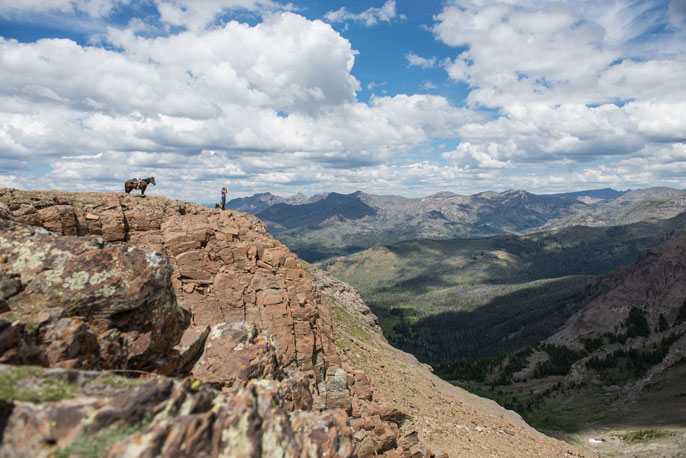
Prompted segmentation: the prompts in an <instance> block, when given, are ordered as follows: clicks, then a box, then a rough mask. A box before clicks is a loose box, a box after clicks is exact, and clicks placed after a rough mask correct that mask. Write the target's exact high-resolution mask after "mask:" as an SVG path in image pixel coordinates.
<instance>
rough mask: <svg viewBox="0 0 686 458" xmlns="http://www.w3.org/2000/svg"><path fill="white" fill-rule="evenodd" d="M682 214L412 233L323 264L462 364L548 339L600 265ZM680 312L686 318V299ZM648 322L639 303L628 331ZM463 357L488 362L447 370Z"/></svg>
mask: <svg viewBox="0 0 686 458" xmlns="http://www.w3.org/2000/svg"><path fill="white" fill-rule="evenodd" d="M684 219H686V216H684V217H677V218H673V219H671V220H664V221H660V222H657V223H636V224H632V225H626V226H617V227H568V228H565V229H563V230H559V231H549V232H541V233H536V234H530V235H525V236H514V235H508V236H497V237H490V238H483V239H461V240H413V241H408V242H402V243H397V244H395V245H390V246H380V245H377V246H375V247H372V248H370V249H369V250H366V251H364V252H361V253H356V254H354V255H350V256H346V257H341V258H334V259H330V260H328V261H326V262H324V263H323V264H322V267H323V268H325V269H326V270H328V271H329V272H331V273H332V274H333V275H335V276H336V277H338V278H340V279H342V280H343V281H346V282H348V283H351V284H352V285H353V286H355V287H356V288H357V289H358V290H359V292H360V294H361V295H362V297H363V299H364V300H365V302H366V303H367V305H369V307H370V308H371V309H372V311H373V312H374V313H375V314H376V315H377V316H378V317H379V320H380V324H381V327H382V328H383V329H384V333H385V335H386V337H387V338H388V340H389V341H390V342H391V343H392V344H393V345H395V346H396V347H399V348H401V349H403V350H405V351H408V352H410V353H412V354H414V355H415V356H417V357H418V358H419V359H420V360H422V361H426V362H429V363H431V364H434V365H438V364H448V363H454V364H457V362H458V361H460V360H465V359H470V360H476V359H478V358H482V357H492V356H497V355H500V354H505V353H510V352H513V351H518V350H520V349H522V348H525V347H527V346H529V345H532V344H535V343H536V342H538V341H540V340H544V339H545V338H547V337H548V336H550V335H551V334H553V333H554V332H555V331H556V330H557V329H559V327H560V326H561V325H562V324H563V323H564V322H565V321H566V320H567V319H568V318H569V317H570V316H571V315H572V314H573V313H575V312H576V311H577V310H578V309H579V307H580V306H581V304H582V303H583V302H584V301H585V300H587V298H588V297H589V296H590V295H592V294H594V291H595V290H594V286H593V285H594V283H593V277H594V276H595V275H600V274H605V273H607V272H609V271H610V270H612V269H613V268H615V267H618V266H620V265H625V264H628V263H630V262H632V261H634V260H635V259H636V258H637V257H638V255H639V253H640V252H641V251H643V250H644V249H646V248H648V247H650V246H653V245H655V244H657V243H660V242H662V241H664V240H665V238H669V237H674V236H676V235H678V234H679V233H680V232H681V231H682V230H683V229H681V227H680V226H679V225H680V224H682V223H683V220H684ZM641 318H643V320H642V319H641ZM679 319H681V320H686V306H685V307H684V311H683V316H682V317H681V318H677V321H678V320H679ZM646 325H647V321H645V317H644V316H642V315H641V314H639V313H637V312H632V314H631V316H630V318H629V320H628V321H627V326H628V330H629V332H628V333H627V334H631V336H639V335H645V333H646V330H647V331H648V332H650V329H647V328H646ZM626 336H627V335H623V336H617V337H618V338H619V339H622V338H624V339H625V338H626ZM589 345H592V343H589ZM587 351H588V350H587ZM458 366H459V367H462V369H463V370H465V371H466V372H468V373H471V372H473V374H472V375H471V376H473V377H478V376H477V373H478V372H480V371H482V370H483V363H478V364H477V365H476V366H474V365H471V366H470V365H469V364H462V365H460V364H457V365H455V366H454V367H452V368H448V366H445V367H444V369H445V373H446V374H455V368H456V367H458ZM477 366H480V368H479V367H477ZM558 369H559V368H558ZM541 370H543V371H544V372H545V371H549V370H551V368H550V367H547V368H546V367H542V368H541Z"/></svg>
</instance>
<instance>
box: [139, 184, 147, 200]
mask: <svg viewBox="0 0 686 458" xmlns="http://www.w3.org/2000/svg"><path fill="white" fill-rule="evenodd" d="M147 187H148V185H145V184H144V185H143V186H141V196H143V197H145V188H147Z"/></svg>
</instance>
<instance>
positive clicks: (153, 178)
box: [150, 177, 157, 186]
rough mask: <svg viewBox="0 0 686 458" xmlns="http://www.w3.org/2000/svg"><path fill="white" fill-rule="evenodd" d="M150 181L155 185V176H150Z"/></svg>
mask: <svg viewBox="0 0 686 458" xmlns="http://www.w3.org/2000/svg"><path fill="white" fill-rule="evenodd" d="M150 183H152V184H154V185H155V186H157V183H155V177H150Z"/></svg>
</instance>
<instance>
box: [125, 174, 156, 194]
mask: <svg viewBox="0 0 686 458" xmlns="http://www.w3.org/2000/svg"><path fill="white" fill-rule="evenodd" d="M150 183H152V184H154V185H155V186H157V183H155V177H149V178H132V179H130V180H128V181H127V182H126V183H124V191H126V193H127V194H129V193H130V192H131V191H133V190H134V189H140V190H141V196H145V188H147V187H148V185H149V184H150Z"/></svg>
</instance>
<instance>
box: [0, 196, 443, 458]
mask: <svg viewBox="0 0 686 458" xmlns="http://www.w3.org/2000/svg"><path fill="white" fill-rule="evenodd" d="M2 202H7V204H6V209H7V210H6V215H7V216H9V217H13V218H16V219H18V220H20V221H23V222H25V223H28V224H31V225H33V226H38V227H42V228H45V229H49V230H50V231H53V232H54V233H56V234H63V235H65V236H64V237H56V236H54V235H51V234H48V233H47V232H45V231H44V230H43V229H37V228H35V227H33V228H27V227H20V226H18V225H17V224H16V223H12V222H8V223H7V225H8V226H13V225H14V226H13V227H15V229H16V227H20V229H16V230H18V231H20V232H21V231H24V232H22V234H23V235H22V236H21V237H24V238H25V239H27V240H29V241H30V243H34V241H35V240H38V239H41V240H42V239H44V238H45V239H46V240H47V239H51V240H52V242H55V240H59V242H57V245H56V246H57V247H59V250H61V251H62V252H67V248H65V247H68V248H69V250H70V251H68V252H69V253H70V254H69V255H64V256H60V255H59V253H57V252H56V251H55V252H54V253H53V252H52V251H50V250H52V249H53V248H45V249H43V251H44V252H45V253H46V254H45V255H44V256H42V258H41V259H40V261H41V263H43V264H41V263H38V262H37V261H35V260H36V256H38V257H41V255H40V253H39V251H40V250H37V249H34V246H33V245H31V247H30V248H29V249H27V250H25V251H26V252H27V253H30V255H28V254H27V255H26V256H24V258H22V259H24V260H23V261H22V262H23V264H21V266H19V265H18V266H17V268H16V269H14V267H13V269H14V270H12V269H3V268H2V267H1V266H7V265H9V264H7V262H4V263H0V273H2V276H0V313H2V310H5V309H7V308H9V309H10V310H9V311H6V312H4V314H3V315H0V354H3V355H4V356H3V358H4V361H7V362H12V363H16V364H26V363H38V364H43V365H51V366H55V365H58V366H63V367H85V368H91V367H112V368H115V367H120V368H141V369H145V370H153V371H155V372H157V373H161V374H167V375H183V374H189V373H190V374H193V375H194V376H195V377H196V378H197V379H202V380H203V381H206V382H210V383H212V385H213V386H215V387H221V388H222V389H223V390H225V391H226V393H225V394H224V395H223V396H225V398H223V399H224V400H223V401H219V400H218V399H219V398H217V397H216V396H215V397H213V398H212V399H213V400H212V401H211V402H210V401H208V400H207V397H206V396H205V397H203V396H204V395H201V394H200V393H198V394H197V396H190V397H189V395H187V394H184V395H179V394H172V395H171V398H170V400H169V401H168V402H167V404H166V407H164V408H163V410H164V411H165V412H168V413H169V412H173V414H168V415H167V416H164V415H161V414H158V413H156V412H157V410H156V411H155V414H154V418H155V420H154V421H153V423H152V424H151V425H150V427H149V428H148V429H147V430H146V431H144V432H143V433H140V434H139V435H137V436H136V437H135V438H133V439H129V440H127V441H124V442H122V443H120V444H119V445H117V446H113V448H112V449H110V452H109V454H110V456H159V455H160V454H161V455H163V456H175V455H174V453H180V452H178V450H188V449H189V447H196V448H197V450H198V453H200V454H201V455H202V454H207V456H218V455H220V454H222V453H229V452H230V453H233V454H234V455H235V454H236V453H238V455H237V456H260V455H259V454H260V453H262V451H264V450H268V447H276V448H274V449H273V450H274V453H277V452H278V454H280V455H282V456H312V457H314V456H322V455H326V454H329V455H330V456H353V455H357V456H360V457H366V456H374V455H375V454H379V453H383V452H387V451H388V452H389V453H396V454H399V455H398V456H431V452H430V451H429V450H428V449H426V448H423V447H421V446H419V445H417V444H414V443H412V441H411V440H404V439H403V438H404V437H406V436H407V437H411V436H412V432H411V431H409V432H408V431H405V432H403V431H401V428H400V422H401V420H402V415H399V414H398V415H395V413H398V412H397V410H396V409H395V408H394V407H393V406H392V405H390V404H389V403H388V402H386V401H385V400H383V399H382V398H381V397H379V396H378V395H375V394H374V390H373V387H372V386H371V384H370V381H369V379H368V378H367V377H366V376H365V374H364V373H362V372H359V371H354V370H353V369H352V368H349V367H342V363H341V360H340V358H339V356H338V354H337V351H336V347H335V345H334V341H333V328H332V326H333V324H332V321H331V316H330V315H329V314H328V312H325V311H324V310H323V309H322V308H320V290H318V289H317V288H315V287H314V285H313V281H312V278H313V277H312V274H311V273H310V272H308V271H307V270H306V269H305V268H304V267H303V266H302V265H301V263H300V261H298V259H297V257H296V256H295V255H293V254H292V253H290V251H288V249H287V248H285V247H284V246H283V245H282V244H281V243H279V242H278V241H276V240H274V239H273V238H272V237H271V236H269V234H268V233H267V231H266V228H265V226H264V225H263V224H262V223H261V222H260V221H259V220H257V219H256V218H255V217H253V216H251V215H246V214H240V213H237V212H233V211H223V212H222V211H215V210H211V209H207V208H204V207H201V206H197V205H194V204H189V203H183V202H176V201H172V200H169V199H165V198H158V197H150V196H148V197H146V198H141V197H139V196H131V195H126V194H114V193H112V194H66V193H53V192H38V193H22V192H18V191H12V190H0V203H2ZM3 208H5V207H0V211H2V210H3ZM15 229H12V230H13V231H14V230H15ZM72 234H73V235H80V236H83V235H90V237H84V238H76V237H73V236H72ZM93 236H99V237H100V238H97V237H96V238H94V237H93ZM8 240H9V238H8ZM27 243H29V242H27ZM10 245H11V247H12V248H11V249H12V250H15V251H13V252H12V256H13V257H12V259H13V263H12V265H13V266H14V264H15V263H17V262H18V261H14V257H16V256H15V255H16V254H17V253H19V252H18V251H16V250H17V249H16V246H15V245H14V244H13V243H9V242H8V244H7V246H8V247H10ZM17 246H18V245H17ZM36 246H38V245H36ZM63 246H64V247H63ZM7 249H8V250H9V249H10V248H7ZM46 250H47V251H46ZM153 250H154V251H153ZM159 253H161V254H159ZM72 260H73V261H72ZM0 261H1V259H0ZM77 261H78V262H77ZM83 263H85V265H87V266H88V269H84V268H81V270H79V271H78V272H77V270H78V269H77V267H76V266H78V265H82V264H83ZM34 264H35V265H34ZM72 264H73V266H74V267H73V268H72V267H70V266H72ZM32 266H33V267H32ZM20 267H21V268H20ZM67 267H68V268H67ZM125 267H129V268H130V269H131V270H130V272H129V273H127V271H126V269H125ZM60 268H63V269H66V270H63V271H60V270H59V269H60ZM31 269H33V270H31ZM70 269H71V270H70ZM308 269H309V268H308ZM56 272H59V274H57V273H56ZM79 272H81V273H79ZM112 272H117V275H119V277H117V278H119V280H118V281H116V282H114V280H112V279H113V278H115V277H116V276H114V275H112ZM129 274H130V275H129ZM107 275H110V276H109V277H107V279H108V280H111V281H113V282H114V283H112V288H113V289H110V288H104V287H105V286H106V285H105V284H104V285H101V283H102V282H101V281H100V280H101V278H103V277H106V276H107ZM45 278H48V279H49V280H50V281H53V283H52V284H51V285H53V284H54V285H55V286H56V288H52V287H47V286H45V281H47V280H45ZM39 280H40V281H39ZM169 282H171V288H170V287H169ZM75 286H76V287H78V294H71V292H72V290H73V288H74V287H75ZM331 287H332V288H338V289H340V285H338V284H332V285H331ZM27 291H28V292H27ZM60 291H61V292H62V296H60V295H59V292H60ZM67 292H69V293H70V294H69V295H68V297H69V298H70V299H69V300H70V301H71V302H69V303H68V305H69V306H66V305H65V306H62V305H61V304H62V303H61V302H59V301H60V299H61V297H63V296H65V295H66V294H67ZM352 293H353V292H351V294H352ZM105 296H107V297H105ZM174 296H175V297H176V299H177V300H178V304H179V306H180V307H181V308H183V309H184V310H185V311H186V313H187V315H189V316H190V320H189V321H184V319H183V318H184V314H183V313H181V311H180V310H179V309H178V308H177V307H176V303H174V300H173V298H174ZM129 297H130V298H131V300H130V301H129V300H128V298H129ZM110 298H111V299H110ZM37 299H39V300H41V301H43V302H44V303H45V304H49V306H48V307H46V308H45V311H44V312H41V313H39V314H36V313H34V308H33V307H32V306H30V305H29V302H31V301H33V300H37ZM105 299H110V300H109V301H107V300H105ZM167 299H169V301H167ZM151 304H152V309H151V310H148V312H147V315H146V316H140V315H138V311H140V310H145V309H146V307H150V306H151ZM164 304H167V305H169V307H168V308H166V309H165V308H164V306H163V305H164ZM362 305H364V304H362ZM152 310H159V313H157V312H153V311H152ZM366 312H368V309H366V310H364V309H363V308H360V310H359V313H361V314H362V315H367V317H366V318H369V319H371V320H373V315H371V316H369V315H370V314H369V313H366ZM11 314H12V316H10V315H11ZM14 315H16V316H19V315H21V317H22V318H21V319H17V318H15V317H14ZM2 316H5V317H6V318H12V319H14V322H11V321H10V320H6V321H2ZM30 319H33V320H34V321H30ZM149 324H150V325H152V328H151V327H149V326H148V325H149ZM182 334H183V335H182ZM20 355H21V356H20ZM46 355H48V356H46ZM255 379H266V380H271V382H263V383H268V385H269V387H268V388H267V386H266V385H260V384H256V382H255V381H254V380H255ZM276 382H278V383H276ZM188 383H191V384H192V383H200V382H188ZM191 391H192V390H191ZM176 392H178V390H177V391H176ZM213 396H214V395H213ZM189 399H193V400H189ZM84 402H85V401H84ZM208 402H210V405H209V406H208V405H207V403H208ZM269 406H271V407H269ZM275 406H276V407H278V408H276V409H275V408H274V407H275ZM229 407H230V408H229ZM268 407H269V408H268ZM260 409H261V410H260ZM279 409H281V410H279ZM158 410H159V409H158ZM299 411H303V412H299ZM389 412H392V413H393V414H389ZM27 415H29V414H27ZM30 415H38V416H39V417H40V415H42V414H39V413H38V411H35V410H31V413H30ZM86 416H87V415H86ZM351 416H352V417H351ZM40 418H45V417H40ZM80 418H84V417H80ZM351 418H352V423H351ZM360 420H363V421H362V422H360ZM351 424H352V426H353V428H352V429H351ZM257 425H261V426H260V428H257ZM353 431H354V433H353ZM246 434H253V436H250V437H251V439H250V440H249V441H241V440H239V439H236V438H238V437H243V436H244V435H246ZM353 434H354V435H353ZM77 436H78V435H77ZM79 437H80V436H79ZM232 437H233V438H234V439H231V438H232ZM276 437H278V438H280V440H279V441H277V440H276V439H275V438H276ZM48 442H50V440H48ZM420 452H421V453H420ZM418 453H419V454H418Z"/></svg>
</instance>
